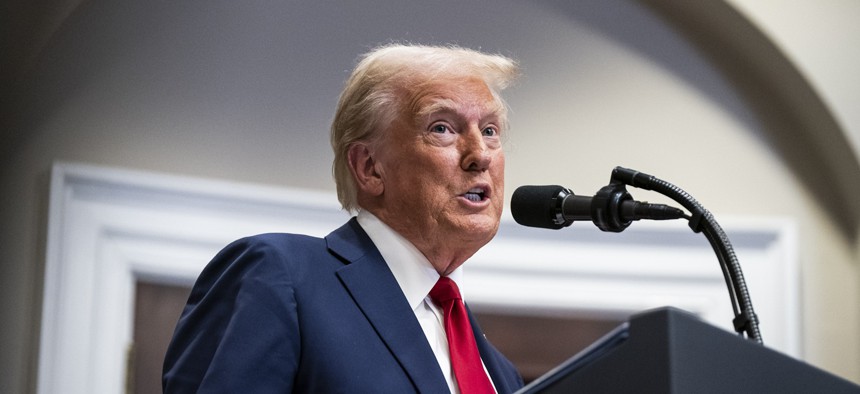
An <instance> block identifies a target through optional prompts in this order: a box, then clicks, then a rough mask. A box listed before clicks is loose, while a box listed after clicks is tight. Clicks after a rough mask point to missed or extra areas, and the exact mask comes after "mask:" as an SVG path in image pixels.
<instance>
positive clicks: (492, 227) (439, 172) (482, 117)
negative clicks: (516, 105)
mask: <svg viewBox="0 0 860 394" xmlns="http://www.w3.org/2000/svg"><path fill="white" fill-rule="evenodd" d="M411 103H412V106H413V108H411V110H405V111H402V112H403V113H402V114H401V116H399V117H398V119H397V120H396V121H395V122H394V123H393V124H391V126H390V127H389V129H388V130H386V131H385V134H384V138H383V141H382V142H381V144H380V145H379V146H378V149H376V153H375V159H376V162H377V165H378V170H379V172H380V174H381V176H382V180H383V185H384V186H383V187H384V190H383V194H382V198H383V199H384V203H383V209H382V212H377V216H380V217H381V218H382V219H383V221H385V222H386V223H387V224H388V225H389V226H391V227H392V228H394V230H396V231H398V232H399V233H400V234H401V235H403V236H405V237H406V238H407V239H409V240H410V241H411V242H412V243H414V244H415V245H416V246H417V247H418V248H419V250H422V252H424V253H425V255H427V254H428V253H431V252H430V251H429V250H425V249H436V251H446V249H456V248H464V251H463V252H466V253H467V254H468V255H467V256H465V257H463V259H465V258H468V257H469V256H471V254H473V253H474V252H475V251H477V250H478V249H479V248H480V247H481V246H483V245H484V244H486V243H487V242H489V241H490V239H492V238H493V236H494V235H495V234H496V231H497V230H498V227H499V218H500V217H501V213H502V207H503V205H504V202H503V197H504V169H505V156H504V152H503V151H502V144H501V135H500V132H501V131H502V130H501V127H502V121H503V119H502V116H503V115H502V107H501V104H500V103H499V101H498V100H496V99H495V98H494V97H493V96H492V94H491V92H490V90H489V89H488V88H487V86H486V85H485V84H484V83H483V82H482V81H480V80H457V81H447V82H445V81H442V82H434V83H432V84H430V86H427V87H426V88H423V89H421V90H420V91H419V92H418V94H416V95H415V96H414V99H413V100H412V102H411ZM416 113H417V114H416ZM449 252H452V253H454V254H456V253H458V252H459V251H457V250H450V251H449ZM463 252H459V253H460V254H463ZM428 258H430V256H428ZM431 260H432V259H431ZM437 268H438V267H437Z"/></svg>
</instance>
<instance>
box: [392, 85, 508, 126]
mask: <svg viewBox="0 0 860 394" xmlns="http://www.w3.org/2000/svg"><path fill="white" fill-rule="evenodd" d="M409 109H410V112H412V114H414V115H416V116H418V117H422V116H426V115H430V114H433V113H438V112H456V113H460V114H463V115H475V116H480V117H486V116H492V115H496V116H502V115H503V114H504V105H503V104H502V102H501V100H500V99H499V98H498V97H497V96H496V95H494V94H493V92H492V91H491V90H490V88H489V87H487V84H486V83H484V81H482V80H481V79H479V78H468V79H465V78H464V79H448V80H433V81H428V82H427V83H425V84H421V85H420V86H416V88H415V89H414V90H413V94H412V97H411V100H410V105H409Z"/></svg>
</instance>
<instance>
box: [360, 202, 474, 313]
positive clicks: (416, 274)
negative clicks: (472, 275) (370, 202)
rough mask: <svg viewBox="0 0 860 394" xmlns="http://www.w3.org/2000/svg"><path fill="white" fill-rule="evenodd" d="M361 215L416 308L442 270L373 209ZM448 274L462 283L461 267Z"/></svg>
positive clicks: (404, 291)
mask: <svg viewBox="0 0 860 394" xmlns="http://www.w3.org/2000/svg"><path fill="white" fill-rule="evenodd" d="M357 219H358V224H359V225H361V228H363V229H364V231H365V232H366V233H367V235H368V236H369V237H370V240H371V241H373V244H374V245H376V248H377V249H379V253H380V254H381V255H382V258H383V259H385V263H386V264H388V269H390V270H391V273H392V274H394V279H396V280H397V284H398V285H400V289H401V290H402V291H403V294H404V295H405V296H406V300H407V301H408V302H409V306H411V307H412V310H416V309H417V308H418V307H419V306H421V303H422V302H423V301H424V298H425V297H427V294H428V293H430V290H431V289H432V288H433V286H434V285H436V282H437V281H438V280H439V273H438V272H436V269H435V268H433V265H432V264H430V261H429V260H427V258H426V257H424V255H423V254H422V253H421V251H419V250H418V248H416V247H415V245H412V243H411V242H409V240H407V239H406V238H404V237H403V236H402V235H400V234H398V233H397V232H396V231H394V230H393V229H391V227H388V225H386V224H385V223H383V222H382V220H379V218H377V217H376V216H375V215H373V214H372V213H370V212H367V211H366V210H360V211H359V212H358V217H357ZM448 277H449V278H451V279H452V280H453V281H454V282H455V283H457V284H458V285H459V284H460V283H461V281H460V278H462V271H461V270H460V268H459V267H458V268H457V269H455V270H454V272H452V273H451V274H449V275H448ZM461 294H462V289H461Z"/></svg>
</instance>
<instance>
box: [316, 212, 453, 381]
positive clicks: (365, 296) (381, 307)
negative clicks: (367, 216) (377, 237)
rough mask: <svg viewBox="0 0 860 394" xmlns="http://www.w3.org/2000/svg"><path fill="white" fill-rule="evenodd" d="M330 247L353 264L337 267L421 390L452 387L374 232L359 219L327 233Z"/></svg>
mask: <svg viewBox="0 0 860 394" xmlns="http://www.w3.org/2000/svg"><path fill="white" fill-rule="evenodd" d="M326 243H327V244H328V247H329V250H331V251H332V252H333V253H334V254H336V255H338V256H340V257H341V258H343V259H345V260H347V261H349V264H347V265H345V266H344V267H343V268H341V269H339V270H338V271H337V275H338V277H339V278H340V281H341V282H342V283H343V285H344V287H346V289H347V291H349V293H350V294H351V295H352V298H353V299H354V300H355V303H356V304H357V305H358V307H359V308H360V309H361V310H362V312H363V313H364V315H365V316H366V317H367V320H368V321H370V323H371V324H372V325H373V327H374V329H375V330H376V332H377V334H379V337H380V338H381V339H382V341H383V342H385V344H386V346H387V347H388V349H389V350H390V351H391V353H392V354H393V355H394V357H395V358H396V359H397V360H398V362H399V363H400V365H401V366H402V367H403V369H404V370H405V371H406V373H407V374H408V375H409V377H410V378H411V379H412V382H413V383H414V384H415V387H416V389H419V390H420V391H427V392H432V393H437V392H447V391H448V386H447V384H446V383H445V378H444V376H443V375H442V371H441V370H440V369H439V366H438V365H439V364H438V363H437V361H436V357H435V356H434V355H433V351H432V350H431V349H430V346H429V345H428V344H427V341H426V340H425V337H424V332H423V331H422V330H421V326H420V325H419V324H418V321H417V320H416V319H415V317H414V316H415V315H414V312H413V311H412V308H411V307H410V306H409V304H408V303H407V301H406V297H405V296H403V292H402V291H401V289H400V286H399V285H398V284H397V280H396V279H394V275H393V274H392V273H391V270H389V269H388V265H387V264H386V263H385V261H384V260H383V259H382V255H380V254H379V251H378V250H377V249H376V247H375V246H374V245H373V242H372V241H371V240H370V237H368V236H367V234H366V233H365V232H364V230H362V229H361V226H359V225H358V222H357V221H356V220H355V218H353V219H352V220H350V221H349V223H347V224H346V225H344V226H343V227H341V228H339V229H337V230H335V231H334V232H332V233H331V234H329V235H328V236H327V237H326Z"/></svg>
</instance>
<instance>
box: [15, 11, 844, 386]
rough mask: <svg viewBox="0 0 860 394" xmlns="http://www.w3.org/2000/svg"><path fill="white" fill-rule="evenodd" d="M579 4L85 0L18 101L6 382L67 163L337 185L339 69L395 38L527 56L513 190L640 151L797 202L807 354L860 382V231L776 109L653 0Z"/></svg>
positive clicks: (26, 348) (747, 191)
mask: <svg viewBox="0 0 860 394" xmlns="http://www.w3.org/2000/svg"><path fill="white" fill-rule="evenodd" d="M341 3H344V4H341ZM570 3H571V2H566V1H550V0H546V1H534V2H519V1H515V0H508V1H495V2H491V1H472V2H458V1H453V0H450V1H448V0H445V1H436V2H432V1H425V2H421V3H416V4H406V3H405V2H398V1H389V0H376V1H371V2H362V3H361V6H359V5H356V4H353V2H335V1H317V2H308V3H302V4H296V5H294V4H288V3H287V2H274V1H272V2H266V1H260V2H254V3H249V2H241V3H240V2H230V1H207V2H203V1H191V2H181V3H173V2H155V3H144V2H134V1H111V2H108V1H89V2H84V4H83V5H82V6H80V7H79V8H78V9H77V10H76V12H74V13H73V14H72V15H71V16H70V17H69V19H68V20H67V21H66V24H65V25H63V26H62V27H61V28H60V30H59V31H58V32H57V34H56V35H55V36H54V37H53V40H52V41H51V42H49V44H48V46H47V47H46V48H45V50H44V51H43V52H42V53H41V55H40V56H39V63H38V65H37V66H36V68H35V69H34V70H33V72H32V74H31V75H30V77H29V79H28V81H27V82H26V83H25V88H24V89H22V90H21V92H19V93H20V97H19V98H18V99H17V100H16V101H17V103H18V104H19V105H20V106H19V107H14V108H12V109H13V110H14V111H15V113H16V117H15V118H16V119H15V120H16V122H15V123H13V124H12V128H13V129H14V131H15V132H14V133H13V135H14V136H17V137H16V138H15V139H13V140H12V141H11V144H10V145H9V146H6V147H2V150H0V152H2V153H3V157H2V159H0V160H2V167H0V196H2V200H0V201H2V206H3V207H4V209H3V210H2V211H0V223H3V225H2V226H0V250H2V251H3V253H2V257H0V295H2V298H0V299H2V302H0V322H2V324H3V330H2V335H0V349H2V351H0V371H2V372H0V374H2V375H0V392H10V393H15V392H30V391H32V390H33V389H34V387H33V385H34V383H35V374H36V371H35V366H36V355H37V351H36V349H37V346H38V343H37V340H38V331H39V330H38V325H39V316H40V305H41V297H42V296H41V294H42V291H43V289H42V277H43V270H44V247H45V234H44V229H45V221H46V218H47V213H46V208H47V203H46V198H47V185H48V183H47V177H48V174H49V170H50V166H51V163H52V162H54V161H57V160H60V161H72V162H84V163H91V164H99V165H108V166H117V167H125V168H133V169H142V170H150V171H158V172H166V173H175V174H183V175H191V176H200V177H210V178H220V179H228V180H240V181H243V182H253V183H261V184H270V185H280V186H294V187H302V188H311V189H318V190H322V191H333V190H334V187H333V183H332V181H331V180H330V161H331V157H332V155H331V153H330V148H329V147H328V132H327V130H328V122H329V120H330V117H331V113H332V110H333V107H334V104H335V101H336V96H337V94H338V92H339V89H340V85H341V83H342V81H343V79H344V78H345V77H346V75H347V73H348V70H349V69H351V66H352V65H353V60H354V58H355V56H356V55H357V54H359V53H361V52H363V51H365V50H366V49H368V48H369V47H371V46H373V45H375V44H377V43H383V42H387V41H389V40H406V41H414V42H422V43H424V42H427V43H445V42H454V43H459V44H462V45H464V46H469V47H475V48H481V49H484V50H487V51H500V52H502V53H505V54H509V55H511V56H514V57H516V58H518V59H520V60H521V63H522V65H523V68H524V71H525V77H524V78H523V79H522V81H521V83H520V84H519V85H518V86H517V87H515V88H514V89H512V90H511V92H510V95H509V97H510V99H509V102H510V104H511V106H512V109H513V111H512V114H511V118H512V123H513V128H514V130H513V132H512V133H511V137H510V141H509V143H508V146H507V153H508V160H507V163H508V173H507V179H506V181H507V184H508V190H507V192H508V195H510V193H511V192H512V191H513V189H514V188H515V187H516V186H518V185H521V184H526V183H559V184H564V185H567V186H569V187H571V188H573V189H574V191H576V192H577V193H582V194H586V193H593V192H594V191H596V190H597V189H598V188H599V187H601V186H603V185H604V184H606V182H607V181H608V176H609V171H610V170H611V168H612V167H614V166H616V165H624V166H628V167H632V168H636V169H639V170H641V171H645V172H649V173H652V174H654V175H657V176H659V177H661V178H663V179H666V180H669V181H671V182H673V183H675V184H677V185H680V186H682V187H683V188H684V189H686V190H687V191H689V192H690V193H692V194H693V195H694V196H695V197H696V198H697V199H698V200H699V201H700V202H702V203H703V204H704V205H705V206H706V207H707V208H709V209H710V210H711V211H712V212H714V213H715V214H716V215H717V218H718V219H719V217H720V216H721V215H726V216H734V215H768V216H779V217H788V218H793V219H794V220H796V221H797V223H798V224H799V227H800V228H801V234H800V236H801V239H802V240H803V242H802V245H801V250H800V256H801V264H802V268H803V289H802V291H803V293H804V303H805V308H804V310H803V311H802V313H803V314H804V316H805V322H806V323H805V326H804V327H803V328H804V330H805V355H806V356H805V357H806V359H807V360H808V361H809V362H811V363H813V364H815V365H818V366H820V367H822V368H825V369H827V370H830V371H833V372H834V373H837V374H839V375H841V376H844V377H847V378H849V379H852V380H854V381H860V374H858V371H860V343H858V339H857V335H856V333H857V332H860V316H858V310H860V308H858V307H857V306H858V305H857V304H858V302H857V301H858V299H860V298H858V288H860V286H858V281H860V275H858V261H857V253H858V250H857V244H858V242H857V239H856V236H855V235H853V234H852V235H851V236H849V237H844V236H841V235H840V233H841V231H842V230H843V228H841V227H839V226H837V225H835V224H833V223H834V221H833V220H831V219H832V218H831V217H830V216H828V212H829V210H828V209H827V202H826V201H824V202H823V201H821V199H820V197H819V194H817V193H812V192H810V191H809V188H808V187H807V186H806V185H807V183H806V182H805V181H804V180H803V179H802V178H799V177H798V176H796V175H795V174H794V173H793V172H792V170H791V169H790V168H793V167H792V166H797V165H798V163H794V162H792V161H791V160H792V158H793V157H794V156H790V155H785V154H783V151H782V148H781V147H782V146H784V144H785V141H775V140H774V139H775V138H778V137H776V136H774V134H773V133H772V132H771V131H770V130H769V128H768V123H767V122H766V121H763V120H762V118H767V117H768V116H772V114H766V115H767V116H765V115H763V114H761V113H759V112H756V111H757V110H758V109H760V108H761V107H753V106H750V105H748V104H749V103H748V102H747V98H746V96H744V95H743V94H741V93H739V89H738V87H737V86H736V85H734V84H733V83H735V82H732V81H733V80H732V79H731V78H727V76H726V75H724V74H723V73H722V72H721V71H720V69H719V68H718V67H716V66H715V65H713V64H712V63H711V62H709V61H708V58H707V57H706V56H704V55H703V51H702V48H700V47H697V46H695V45H694V44H692V43H691V42H690V41H688V40H687V39H686V38H685V36H682V35H681V34H680V33H678V30H675V29H674V28H673V27H671V26H670V25H669V24H667V22H666V20H665V19H663V18H662V17H661V16H659V15H657V14H655V11H654V10H653V9H652V8H647V7H645V6H642V5H640V4H639V3H631V2H628V1H623V0H610V1H601V2H574V3H572V4H570ZM832 6H833V7H836V9H840V10H841V8H840V7H841V6H839V5H838V4H836V3H833V5H832ZM850 10H851V12H855V13H856V7H851V8H850ZM855 15H856V14H855ZM855 20H856V18H855ZM854 48H857V47H856V46H855V47H854ZM855 51H856V49H855ZM741 90H742V89H741ZM828 100H835V99H830V98H829V99H828ZM828 102H829V101H828ZM753 108H756V109H755V110H754V109H753ZM840 108H843V110H842V111H843V112H845V111H847V110H844V108H846V107H840ZM847 112H849V113H850V111H847ZM846 116H847V115H846ZM800 164H803V163H800ZM811 165H814V163H811ZM828 181H829V182H834V181H835V180H828ZM634 196H636V197H637V198H640V199H651V200H659V197H657V196H651V195H648V194H646V193H638V192H634ZM856 220H857V218H853V221H854V222H856ZM730 235H731V234H730ZM742 263H743V262H742ZM763 324H767V323H766V322H763Z"/></svg>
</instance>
